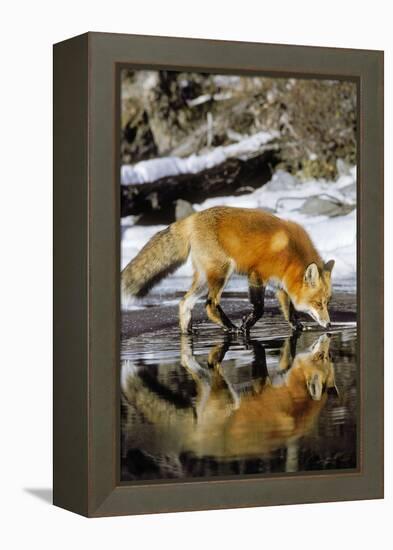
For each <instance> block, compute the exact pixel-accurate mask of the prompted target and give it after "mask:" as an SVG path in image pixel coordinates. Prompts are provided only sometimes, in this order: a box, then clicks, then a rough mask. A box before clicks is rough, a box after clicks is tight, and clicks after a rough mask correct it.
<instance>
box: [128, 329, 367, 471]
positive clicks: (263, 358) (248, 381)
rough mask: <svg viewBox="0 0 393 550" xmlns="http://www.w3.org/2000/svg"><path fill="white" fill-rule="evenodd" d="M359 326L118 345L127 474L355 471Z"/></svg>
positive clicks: (204, 334)
mask: <svg viewBox="0 0 393 550" xmlns="http://www.w3.org/2000/svg"><path fill="white" fill-rule="evenodd" d="M357 386H358V369H357V363H356V326H355V325H354V324H348V325H336V326H335V327H334V328H333V330H332V333H331V334H330V335H329V336H328V335H326V334H323V333H321V332H318V331H315V330H312V331H309V332H305V333H302V334H301V335H300V336H299V337H298V338H293V337H292V338H289V337H285V336H283V337H280V338H274V339H273V338H269V337H268V338H267V337H266V334H265V333H263V332H260V331H258V329H255V330H254V331H253V333H252V337H251V338H250V339H247V340H246V339H244V338H242V337H237V338H234V337H232V338H227V337H225V336H224V335H223V334H222V333H221V332H220V331H218V330H217V329H216V328H213V327H212V328H209V327H206V329H205V330H203V331H200V333H199V334H197V335H195V336H192V337H188V336H183V337H180V336H179V333H178V331H177V328H174V329H173V330H166V331H162V332H158V333H154V334H152V333H149V334H146V335H142V336H139V337H134V338H131V339H130V340H126V341H124V342H123V343H122V350H121V454H122V455H121V479H122V480H123V481H136V480H147V479H150V480H151V479H170V478H172V479H176V478H181V479H187V478H197V477H214V476H234V475H238V474H241V475H245V474H277V473H285V472H287V473H294V472H303V471H311V470H314V471H322V470H332V469H343V468H356V456H357V449H356V448H357V444H356V428H357V395H358V394H357Z"/></svg>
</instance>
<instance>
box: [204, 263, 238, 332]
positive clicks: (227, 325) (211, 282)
mask: <svg viewBox="0 0 393 550" xmlns="http://www.w3.org/2000/svg"><path fill="white" fill-rule="evenodd" d="M230 274H231V271H230V266H229V265H228V267H227V271H226V274H225V276H222V274H217V273H214V272H210V273H209V274H208V277H207V283H208V287H209V293H208V296H207V300H206V313H207V316H208V317H209V319H210V320H211V321H213V323H216V324H218V325H221V326H222V327H223V328H224V329H225V330H227V331H237V327H236V325H234V324H233V323H232V321H231V320H230V319H229V317H227V315H226V314H225V313H224V311H223V309H222V307H221V306H220V299H221V294H222V291H223V290H224V286H225V284H226V282H227V280H228V278H229V276H230Z"/></svg>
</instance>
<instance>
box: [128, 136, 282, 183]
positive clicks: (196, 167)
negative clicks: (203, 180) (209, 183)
mask: <svg viewBox="0 0 393 550" xmlns="http://www.w3.org/2000/svg"><path fill="white" fill-rule="evenodd" d="M275 137H277V134H275V133H274V132H258V133H256V134H254V135H252V136H249V137H245V138H244V139H242V140H241V141H239V142H238V143H233V144H231V145H225V146H222V147H216V148H214V149H212V150H211V151H208V152H206V153H203V154H200V155H191V156H189V157H186V158H180V157H161V158H156V159H151V160H143V161H141V162H137V163H136V164H124V165H123V166H122V167H121V173H120V181H121V184H122V185H131V184H133V185H137V184H143V183H150V182H153V181H156V180H158V179H160V178H163V177H166V176H178V175H180V174H196V173H197V172H201V171H202V170H206V169H208V168H213V166H217V165H218V164H221V163H223V162H225V161H226V160H227V159H229V158H240V159H241V158H245V157H247V156H248V155H250V154H252V153H256V152H258V151H259V150H260V149H261V148H262V147H263V146H264V145H266V144H267V143H268V142H269V141H271V140H272V139H274V138H275Z"/></svg>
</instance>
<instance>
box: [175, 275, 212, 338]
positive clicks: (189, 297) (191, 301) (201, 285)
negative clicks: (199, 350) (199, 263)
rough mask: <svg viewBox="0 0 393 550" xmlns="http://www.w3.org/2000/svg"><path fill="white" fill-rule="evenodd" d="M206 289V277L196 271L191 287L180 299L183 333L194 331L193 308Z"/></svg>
mask: <svg viewBox="0 0 393 550" xmlns="http://www.w3.org/2000/svg"><path fill="white" fill-rule="evenodd" d="M206 291H207V285H206V280H205V278H204V277H203V276H202V275H201V274H200V273H199V272H198V271H195V272H194V277H193V280H192V285H191V288H190V290H189V291H188V292H187V293H186V294H185V295H184V297H183V298H182V299H181V300H180V304H179V319H180V330H181V332H182V333H183V334H186V333H190V332H192V319H191V312H192V309H193V307H194V306H195V304H196V302H197V301H198V298H200V297H201V296H203V294H205V293H206Z"/></svg>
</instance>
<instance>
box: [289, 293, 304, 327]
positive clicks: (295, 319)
mask: <svg viewBox="0 0 393 550" xmlns="http://www.w3.org/2000/svg"><path fill="white" fill-rule="evenodd" d="M289 323H290V325H291V327H292V328H293V330H294V331H296V332H301V331H302V330H303V324H302V323H301V322H300V321H299V315H298V312H297V311H296V309H295V307H294V305H293V303H292V301H291V300H290V301H289Z"/></svg>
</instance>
